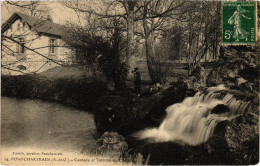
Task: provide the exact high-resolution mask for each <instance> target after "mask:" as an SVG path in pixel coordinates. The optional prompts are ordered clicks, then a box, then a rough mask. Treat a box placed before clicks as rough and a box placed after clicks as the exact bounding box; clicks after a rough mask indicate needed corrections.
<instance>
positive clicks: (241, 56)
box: [206, 46, 259, 91]
mask: <svg viewBox="0 0 260 166" xmlns="http://www.w3.org/2000/svg"><path fill="white" fill-rule="evenodd" d="M223 50H224V56H223V57H222V58H221V59H220V60H219V62H218V63H217V64H216V65H215V67H214V68H213V69H212V70H211V72H210V73H209V75H208V77H207V81H206V82H207V86H208V87H210V86H216V85H219V84H226V85H227V86H229V87H231V88H233V89H239V90H243V91H245V90H246V91H258V86H259V55H258V54H257V53H256V52H255V51H254V50H251V49H250V48H244V47H235V46H234V47H227V48H224V49H223Z"/></svg>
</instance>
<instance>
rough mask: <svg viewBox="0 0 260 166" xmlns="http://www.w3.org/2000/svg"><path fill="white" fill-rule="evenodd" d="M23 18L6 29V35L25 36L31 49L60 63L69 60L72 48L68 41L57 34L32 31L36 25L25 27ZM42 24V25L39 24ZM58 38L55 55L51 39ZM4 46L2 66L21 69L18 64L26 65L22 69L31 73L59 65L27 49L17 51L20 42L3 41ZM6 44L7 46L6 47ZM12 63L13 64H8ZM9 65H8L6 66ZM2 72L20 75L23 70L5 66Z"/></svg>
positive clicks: (26, 44) (26, 43) (15, 37)
mask: <svg viewBox="0 0 260 166" xmlns="http://www.w3.org/2000/svg"><path fill="white" fill-rule="evenodd" d="M22 22H23V20H21V19H18V20H16V21H15V22H14V23H13V24H12V28H9V29H8V30H6V32H5V33H4V35H6V36H12V37H13V38H14V39H16V40H17V38H19V37H24V39H25V46H26V47H28V48H30V49H35V51H37V52H38V53H40V54H42V55H44V56H46V57H48V58H51V59H53V60H55V61H57V62H59V63H67V62H69V59H70V56H71V54H72V53H71V50H70V49H69V48H68V47H65V46H66V43H65V42H64V41H63V40H62V39H60V38H59V37H57V36H54V35H46V34H44V35H39V34H38V33H37V32H36V31H31V29H34V28H35V27H31V28H30V27H29V26H28V25H27V24H25V27H24V28H23V23H22ZM19 24H20V30H18V25H19ZM37 26H40V25H37ZM51 38H54V39H56V45H57V46H58V47H55V55H50V54H49V49H50V48H49V42H50V39H51ZM3 45H4V46H3V48H2V55H1V56H2V59H1V60H2V66H4V67H8V68H10V69H14V70H19V68H18V67H17V66H19V65H23V66H25V67H26V70H21V71H22V72H24V73H31V72H42V71H45V70H48V69H50V68H53V67H55V66H58V64H56V63H54V62H52V61H50V60H48V59H46V58H44V57H43V56H41V55H39V54H37V53H35V52H33V51H31V50H28V49H25V52H24V54H19V53H18V52H17V47H18V44H17V43H14V42H11V41H10V40H8V41H3ZM5 46H6V47H5ZM7 47H8V48H7ZM8 64H12V65H8ZM5 65H7V66H5ZM1 70H2V71H1V72H2V74H4V75H6V74H10V75H19V74H22V73H21V72H16V71H12V70H7V69H5V68H3V67H2V68H1Z"/></svg>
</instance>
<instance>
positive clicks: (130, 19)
mask: <svg viewBox="0 0 260 166" xmlns="http://www.w3.org/2000/svg"><path fill="white" fill-rule="evenodd" d="M135 3H136V2H135V1H127V9H126V11H127V14H128V16H127V20H126V21H127V47H126V64H127V65H128V66H129V63H130V62H129V61H130V57H132V56H133V55H134V49H135V41H134V6H135Z"/></svg>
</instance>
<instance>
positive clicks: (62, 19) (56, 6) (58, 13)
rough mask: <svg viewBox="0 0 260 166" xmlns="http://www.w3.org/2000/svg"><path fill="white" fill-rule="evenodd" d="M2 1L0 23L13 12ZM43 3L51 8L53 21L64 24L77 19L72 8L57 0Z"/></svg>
mask: <svg viewBox="0 0 260 166" xmlns="http://www.w3.org/2000/svg"><path fill="white" fill-rule="evenodd" d="M4 3H5V2H1V25H2V24H3V23H4V22H5V21H6V20H7V19H8V18H9V17H10V16H11V15H12V14H13V13H14V12H15V11H14V10H12V9H11V8H7V7H6V5H5V4H4ZM43 3H44V4H45V5H46V6H47V7H48V8H50V9H51V13H50V15H51V18H52V20H53V22H55V23H58V24H65V23H66V21H72V22H76V21H77V20H78V17H77V14H76V13H75V12H74V11H73V10H71V9H68V8H67V7H65V6H63V5H62V4H60V3H59V2H57V1H56V2H55V1H52V2H50V1H49V2H48V1H46V2H43Z"/></svg>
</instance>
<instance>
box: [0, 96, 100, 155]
mask: <svg viewBox="0 0 260 166" xmlns="http://www.w3.org/2000/svg"><path fill="white" fill-rule="evenodd" d="M95 131H96V128H95V124H94V120H93V115H92V114H90V113H87V112H83V111H80V110H76V109H73V108H70V107H66V106H63V105H60V104H56V103H51V102H45V101H40V100H29V99H16V98H8V97H2V98H1V144H2V145H1V146H2V147H1V148H2V150H6V151H12V149H13V150H14V149H19V148H21V149H26V148H30V149H31V148H35V149H46V150H58V151H67V152H76V153H79V152H80V151H81V150H82V148H83V147H84V146H85V145H87V144H93V143H94V142H95V141H96V140H95V138H94V133H95Z"/></svg>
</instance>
